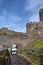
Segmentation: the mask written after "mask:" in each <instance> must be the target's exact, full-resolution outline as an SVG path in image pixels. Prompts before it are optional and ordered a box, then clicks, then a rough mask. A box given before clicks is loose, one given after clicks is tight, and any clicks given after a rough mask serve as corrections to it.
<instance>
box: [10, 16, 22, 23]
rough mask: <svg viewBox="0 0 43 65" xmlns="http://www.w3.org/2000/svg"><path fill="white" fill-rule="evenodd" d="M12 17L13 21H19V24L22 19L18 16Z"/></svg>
mask: <svg viewBox="0 0 43 65" xmlns="http://www.w3.org/2000/svg"><path fill="white" fill-rule="evenodd" d="M10 17H11V19H12V20H14V21H15V22H17V21H18V22H19V21H21V18H20V17H18V16H14V15H11V16H10Z"/></svg>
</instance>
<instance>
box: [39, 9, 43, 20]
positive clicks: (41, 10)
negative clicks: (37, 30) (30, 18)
mask: <svg viewBox="0 0 43 65" xmlns="http://www.w3.org/2000/svg"><path fill="white" fill-rule="evenodd" d="M39 17H40V21H43V9H40V11H39Z"/></svg>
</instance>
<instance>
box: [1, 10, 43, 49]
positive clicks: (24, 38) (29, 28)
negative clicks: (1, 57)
mask: <svg viewBox="0 0 43 65" xmlns="http://www.w3.org/2000/svg"><path fill="white" fill-rule="evenodd" d="M39 17H40V22H38V23H36V22H33V23H32V22H30V23H27V24H26V33H22V32H15V31H11V30H9V29H8V28H2V29H0V49H2V48H8V47H11V46H12V45H13V44H17V45H18V46H19V45H21V46H22V47H23V48H24V47H25V46H26V45H27V44H29V43H30V40H31V39H32V38H38V39H41V40H43V9H40V11H39Z"/></svg>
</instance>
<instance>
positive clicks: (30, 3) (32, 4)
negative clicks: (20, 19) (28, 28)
mask: <svg viewBox="0 0 43 65" xmlns="http://www.w3.org/2000/svg"><path fill="white" fill-rule="evenodd" d="M25 5H26V7H25V10H26V11H28V10H34V8H36V7H37V6H38V5H40V7H43V0H26V4H25Z"/></svg>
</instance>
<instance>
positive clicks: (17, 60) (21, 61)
mask: <svg viewBox="0 0 43 65" xmlns="http://www.w3.org/2000/svg"><path fill="white" fill-rule="evenodd" d="M11 65H31V63H30V62H28V61H27V60H26V59H25V58H23V57H20V56H18V55H13V56H12V57H11Z"/></svg>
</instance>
